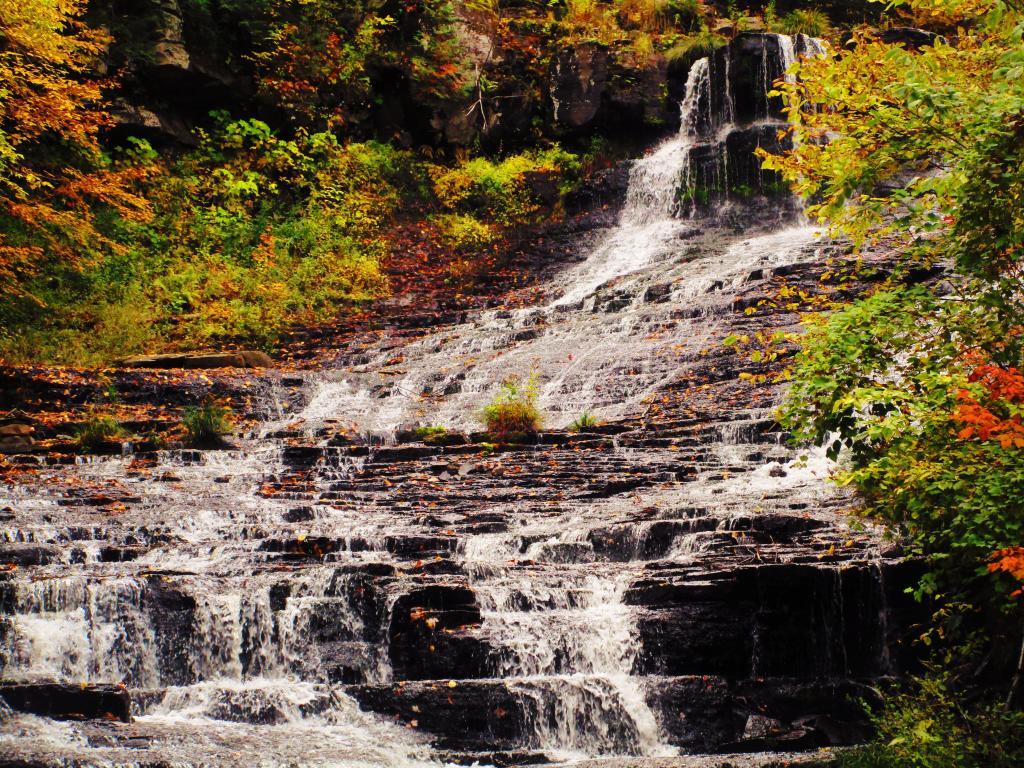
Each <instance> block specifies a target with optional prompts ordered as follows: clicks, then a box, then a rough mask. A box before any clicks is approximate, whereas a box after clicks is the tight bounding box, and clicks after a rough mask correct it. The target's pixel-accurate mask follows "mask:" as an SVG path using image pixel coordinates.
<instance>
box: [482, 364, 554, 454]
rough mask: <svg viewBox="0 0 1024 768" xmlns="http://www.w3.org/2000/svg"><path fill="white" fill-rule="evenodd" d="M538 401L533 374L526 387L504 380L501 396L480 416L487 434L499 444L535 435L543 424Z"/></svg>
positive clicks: (497, 396) (486, 406)
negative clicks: (503, 441)
mask: <svg viewBox="0 0 1024 768" xmlns="http://www.w3.org/2000/svg"><path fill="white" fill-rule="evenodd" d="M537 398H538V392H537V374H536V373H531V374H530V376H529V377H528V378H527V379H526V381H525V383H524V382H521V381H520V380H519V379H515V378H513V379H507V380H505V381H504V382H502V384H501V389H500V390H499V391H498V394H497V395H495V397H494V399H493V400H492V401H491V402H490V403H488V404H487V405H485V406H484V408H483V411H482V414H481V415H482V418H483V422H484V424H485V425H486V427H487V431H488V432H489V433H490V434H491V435H492V436H493V437H495V438H497V439H498V440H509V439H516V438H519V437H523V436H526V435H532V434H536V433H537V431H538V430H539V429H540V427H541V422H542V421H543V417H542V415H541V412H540V410H539V409H538V408H537Z"/></svg>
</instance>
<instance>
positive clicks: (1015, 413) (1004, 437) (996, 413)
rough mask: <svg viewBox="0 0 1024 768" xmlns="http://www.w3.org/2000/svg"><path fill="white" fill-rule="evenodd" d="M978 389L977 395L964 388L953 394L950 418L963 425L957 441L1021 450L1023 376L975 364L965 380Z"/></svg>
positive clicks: (1023, 439) (1023, 435)
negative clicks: (994, 443) (954, 402)
mask: <svg viewBox="0 0 1024 768" xmlns="http://www.w3.org/2000/svg"><path fill="white" fill-rule="evenodd" d="M968 380H969V381H970V382H972V383H976V384H978V385H979V388H980V392H981V395H980V399H979V395H978V394H977V393H975V392H972V391H970V390H967V389H961V390H959V391H958V392H957V401H958V405H957V408H956V411H955V412H954V414H953V418H954V419H955V420H956V421H957V422H959V423H960V424H963V427H962V428H961V429H960V430H959V432H957V436H958V437H959V438H960V439H961V440H969V439H971V438H977V439H978V440H995V441H997V442H998V443H999V444H1000V445H1001V446H1002V447H1003V448H1011V447H1012V448H1024V424H1021V411H1022V409H1021V407H1020V406H1021V405H1024V376H1022V375H1021V373H1020V371H1018V370H1017V369H1016V368H1002V367H1000V366H997V365H979V366H978V367H977V368H975V369H974V371H973V372H972V373H971V374H970V376H969V377H968Z"/></svg>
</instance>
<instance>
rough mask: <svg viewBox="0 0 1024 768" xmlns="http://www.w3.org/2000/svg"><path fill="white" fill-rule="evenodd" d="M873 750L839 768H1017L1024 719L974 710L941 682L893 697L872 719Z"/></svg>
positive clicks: (990, 708)
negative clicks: (874, 732) (873, 733)
mask: <svg viewBox="0 0 1024 768" xmlns="http://www.w3.org/2000/svg"><path fill="white" fill-rule="evenodd" d="M872 721H873V723H874V726H875V728H876V736H875V739H874V741H873V742H872V743H871V744H868V745H867V746H863V747H857V748H855V749H853V750H850V751H847V752H841V753H839V755H838V760H837V764H838V766H839V768H1012V767H1014V766H1019V765H1024V713H1021V712H1014V711H1009V712H1008V711H1006V710H1005V709H1004V708H1003V707H1002V706H999V705H994V704H989V705H981V706H968V705H967V703H966V702H965V701H963V700H962V697H960V696H959V695H958V694H956V693H955V692H953V691H951V690H950V688H949V686H948V684H947V681H946V680H945V679H944V678H943V677H941V676H930V677H925V678H922V679H919V680H915V681H913V683H912V687H911V688H910V689H909V690H906V691H902V692H896V693H893V694H891V695H890V696H889V697H888V698H887V699H886V703H885V706H884V708H883V709H882V711H881V712H880V713H879V714H877V715H875V716H873V717H872Z"/></svg>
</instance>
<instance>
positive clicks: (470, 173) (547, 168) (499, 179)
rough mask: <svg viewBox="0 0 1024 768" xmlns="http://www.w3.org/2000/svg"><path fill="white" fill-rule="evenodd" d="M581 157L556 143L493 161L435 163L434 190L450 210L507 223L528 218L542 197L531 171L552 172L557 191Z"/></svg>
mask: <svg viewBox="0 0 1024 768" xmlns="http://www.w3.org/2000/svg"><path fill="white" fill-rule="evenodd" d="M579 168H580V163H579V159H578V158H577V157H576V156H575V155H573V154H571V153H569V152H566V151H564V150H563V149H561V148H560V147H558V146H555V147H552V148H550V149H546V150H535V151H531V152H524V153H522V154H519V155H511V156H509V157H506V158H505V159H503V160H501V161H499V162H494V161H492V160H489V159H487V158H484V157H477V158H474V159H472V160H469V161H467V162H464V163H461V164H460V165H458V166H456V167H454V168H446V167H442V166H435V167H434V169H433V170H432V174H431V175H432V177H433V185H434V193H435V195H436V196H437V199H438V200H439V201H440V202H441V204H442V205H443V206H444V207H445V208H447V209H448V210H450V211H456V212H463V213H473V214H474V215H477V216H479V215H481V214H482V215H485V216H487V217H489V218H492V219H494V220H495V222H497V223H498V224H501V225H503V226H507V227H514V226H520V225H523V224H527V223H530V222H531V221H534V220H535V218H536V214H537V213H538V211H539V210H540V201H539V200H538V199H537V197H536V195H535V194H534V193H533V191H532V190H531V189H530V185H529V180H530V177H531V175H540V174H551V175H553V176H555V177H556V178H557V179H558V185H559V191H560V192H562V193H564V192H566V191H568V190H569V189H570V188H571V187H572V186H573V184H574V183H575V180H576V174H577V173H578V171H579Z"/></svg>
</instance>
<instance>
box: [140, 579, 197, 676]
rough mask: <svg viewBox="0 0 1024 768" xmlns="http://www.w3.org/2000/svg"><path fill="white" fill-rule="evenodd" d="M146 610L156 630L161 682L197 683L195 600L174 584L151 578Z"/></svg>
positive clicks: (146, 596)
mask: <svg viewBox="0 0 1024 768" xmlns="http://www.w3.org/2000/svg"><path fill="white" fill-rule="evenodd" d="M143 608H144V610H145V612H146V614H147V616H148V618H149V622H150V624H151V626H152V627H153V636H154V638H155V641H156V647H157V664H158V666H159V672H160V679H161V680H163V681H164V682H165V683H167V684H169V685H185V684H188V683H190V682H192V681H193V675H192V670H191V669H190V666H189V657H190V654H189V650H190V647H191V645H192V642H193V634H192V628H193V620H194V616H195V611H196V601H195V598H194V597H192V596H191V595H189V594H187V593H186V592H184V591H183V590H181V589H179V588H177V587H175V586H174V585H173V582H172V580H170V579H168V578H166V577H161V576H151V577H150V578H149V579H148V580H147V581H146V591H145V595H144V600H143Z"/></svg>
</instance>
